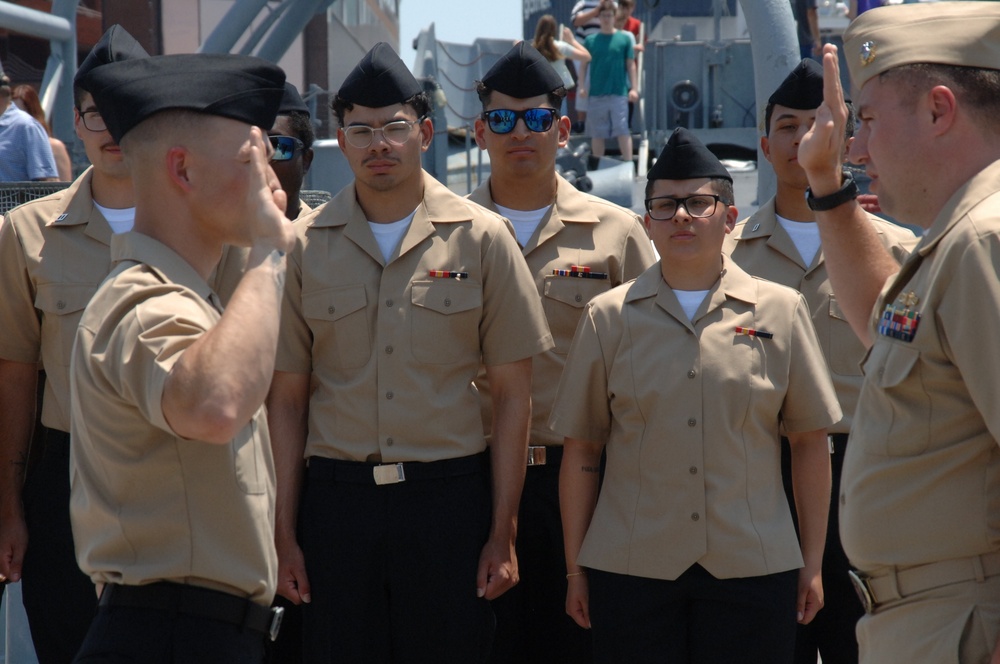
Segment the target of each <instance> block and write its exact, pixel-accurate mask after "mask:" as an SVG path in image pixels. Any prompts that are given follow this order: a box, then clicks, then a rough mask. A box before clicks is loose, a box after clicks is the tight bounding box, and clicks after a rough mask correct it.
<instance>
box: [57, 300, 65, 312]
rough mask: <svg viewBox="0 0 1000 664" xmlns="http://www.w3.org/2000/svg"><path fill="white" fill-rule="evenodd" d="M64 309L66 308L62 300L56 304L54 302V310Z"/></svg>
mask: <svg viewBox="0 0 1000 664" xmlns="http://www.w3.org/2000/svg"><path fill="white" fill-rule="evenodd" d="M65 308H66V303H65V302H63V301H62V300H59V301H58V302H56V309H59V310H62V309H65Z"/></svg>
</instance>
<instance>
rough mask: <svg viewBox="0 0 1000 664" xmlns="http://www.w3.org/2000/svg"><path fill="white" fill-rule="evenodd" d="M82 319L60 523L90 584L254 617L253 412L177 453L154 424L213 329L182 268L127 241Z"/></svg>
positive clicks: (259, 529)
mask: <svg viewBox="0 0 1000 664" xmlns="http://www.w3.org/2000/svg"><path fill="white" fill-rule="evenodd" d="M111 251H112V256H113V258H114V259H115V260H116V261H117V262H118V264H117V266H116V268H115V269H114V271H113V272H112V273H111V275H110V276H109V278H108V280H107V281H106V282H104V284H103V285H102V286H101V288H100V289H99V290H98V292H97V294H96V295H94V298H93V300H92V301H91V302H90V304H89V305H88V306H87V309H86V311H85V312H84V314H83V318H82V320H81V322H80V328H79V331H78V333H77V336H76V349H75V352H74V354H73V366H72V385H71V387H72V420H71V423H72V429H71V442H70V453H71V455H70V482H71V487H72V489H71V497H70V515H71V518H72V523H73V539H74V541H75V543H76V552H77V560H78V562H79V564H80V569H82V570H83V571H84V573H86V574H88V575H90V578H91V579H93V581H94V582H95V583H120V584H125V585H142V584H146V583H153V582H156V581H173V582H177V583H185V584H190V585H195V586H203V587H208V588H213V589H216V590H222V591H224V592H229V593H231V594H234V595H239V596H241V597H247V598H249V599H251V600H253V601H255V602H257V603H259V604H262V605H268V604H270V602H271V599H272V598H273V596H274V589H275V583H276V577H277V566H278V564H277V563H278V561H277V554H276V553H275V549H274V483H275V475H274V462H273V459H272V457H271V445H270V440H269V438H268V431H267V422H266V419H265V415H264V409H263V408H260V409H259V410H258V411H257V413H256V415H254V417H253V419H252V420H251V421H250V422H248V423H247V424H246V426H245V427H244V428H243V429H242V430H241V431H240V433H239V434H238V435H237V436H236V437H235V438H234V439H233V440H232V442H230V443H229V444H226V445H216V444H209V443H205V442H200V441H192V440H185V439H182V438H180V437H179V436H177V435H176V434H175V433H174V432H173V431H172V430H171V428H170V425H169V424H167V422H166V420H165V419H164V416H163V410H162V406H161V400H162V397H163V387H164V384H165V381H166V378H167V375H168V374H169V373H170V370H171V368H172V367H173V365H174V363H175V362H176V361H177V360H178V359H179V358H180V356H181V353H183V352H184V350H185V349H186V348H188V347H189V346H190V345H191V344H192V343H194V342H195V341H197V339H198V338H199V337H200V336H201V335H202V334H203V333H204V332H206V331H207V330H209V329H210V328H211V327H212V326H213V325H215V324H216V323H217V322H218V321H219V319H220V312H221V311H222V305H221V304H220V303H219V302H218V298H217V296H216V295H215V294H214V293H213V292H212V291H211V289H210V288H209V286H208V284H207V283H205V281H204V280H203V279H201V278H200V277H199V276H198V275H197V273H196V272H195V271H194V269H193V268H192V267H191V266H190V265H189V264H188V263H187V262H186V261H184V260H183V259H182V258H181V257H180V256H178V255H177V254H175V253H174V252H173V251H171V250H170V249H169V248H167V247H166V246H164V245H162V244H160V243H159V242H157V241H156V240H154V239H152V238H150V237H149V236H146V235H141V234H139V233H125V234H123V235H121V236H117V237H115V238H114V239H113V240H112V249H111Z"/></svg>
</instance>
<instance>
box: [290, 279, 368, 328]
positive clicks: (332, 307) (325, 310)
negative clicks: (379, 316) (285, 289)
mask: <svg viewBox="0 0 1000 664" xmlns="http://www.w3.org/2000/svg"><path fill="white" fill-rule="evenodd" d="M367 304H368V297H367V296H366V295H365V287H364V285H362V284H356V285H353V286H341V287H339V288H325V289H323V290H318V291H314V292H312V293H303V294H302V313H303V315H304V316H305V317H306V318H316V319H319V320H328V321H337V320H340V319H341V318H343V317H344V316H347V315H348V314H352V313H354V312H355V311H358V310H359V309H364V308H365V306H366V305H367Z"/></svg>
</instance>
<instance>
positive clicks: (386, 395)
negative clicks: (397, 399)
mask: <svg viewBox="0 0 1000 664" xmlns="http://www.w3.org/2000/svg"><path fill="white" fill-rule="evenodd" d="M392 397H393V394H392V392H386V393H385V398H386V399H391V398H392Z"/></svg>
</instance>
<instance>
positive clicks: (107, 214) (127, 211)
mask: <svg viewBox="0 0 1000 664" xmlns="http://www.w3.org/2000/svg"><path fill="white" fill-rule="evenodd" d="M94 207H96V208H97V209H98V210H99V211H100V213H101V214H103V215H104V218H105V219H107V220H108V225H109V226H111V231H112V232H113V233H114V234H115V235H118V234H119V233H128V232H129V231H130V230H132V226H134V225H135V208H134V207H130V208H106V207H104V206H103V205H101V204H100V203H97V202H95V203H94Z"/></svg>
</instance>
